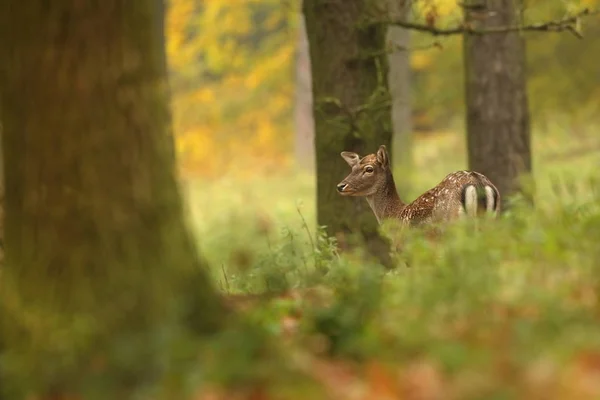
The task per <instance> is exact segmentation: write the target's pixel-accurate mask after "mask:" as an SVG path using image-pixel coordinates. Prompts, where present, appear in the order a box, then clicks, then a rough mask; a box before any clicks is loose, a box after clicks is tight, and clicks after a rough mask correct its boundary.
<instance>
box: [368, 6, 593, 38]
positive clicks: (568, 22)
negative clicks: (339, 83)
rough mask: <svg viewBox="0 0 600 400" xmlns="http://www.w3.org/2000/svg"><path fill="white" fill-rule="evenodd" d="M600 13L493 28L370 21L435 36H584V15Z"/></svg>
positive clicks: (398, 21)
mask: <svg viewBox="0 0 600 400" xmlns="http://www.w3.org/2000/svg"><path fill="white" fill-rule="evenodd" d="M598 14H600V10H590V9H588V8H586V9H584V10H582V11H580V12H578V13H577V14H573V15H570V16H566V17H564V18H561V19H556V20H552V21H546V22H541V23H533V24H526V25H515V26H499V27H493V28H484V29H475V28H473V27H472V26H470V25H469V24H466V23H464V22H463V23H462V24H460V25H458V26H455V27H451V28H436V27H435V26H433V25H426V24H420V23H413V22H408V21H405V20H402V19H394V18H387V19H382V20H376V21H370V23H369V25H377V24H387V25H395V26H400V27H402V28H405V29H410V30H414V31H419V32H425V33H429V34H431V35H434V36H450V35H460V34H464V33H467V34H472V35H486V34H494V33H507V32H563V31H568V32H571V33H572V34H574V35H575V36H577V37H578V38H582V37H583V36H582V34H581V32H580V29H579V23H580V20H581V18H582V17H588V16H592V15H598Z"/></svg>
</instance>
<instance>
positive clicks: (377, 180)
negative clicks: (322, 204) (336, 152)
mask: <svg viewBox="0 0 600 400" xmlns="http://www.w3.org/2000/svg"><path fill="white" fill-rule="evenodd" d="M341 156H342V158H343V159H344V160H346V162H347V163H348V165H350V168H352V171H351V172H350V174H349V175H348V176H347V177H346V178H344V180H343V181H341V182H340V183H339V184H338V185H337V190H338V192H339V193H340V194H341V195H342V196H360V197H369V196H373V195H374V194H376V193H377V192H379V191H381V189H383V188H384V187H385V185H386V184H387V183H388V181H389V179H390V178H391V170H390V163H389V159H390V158H389V156H388V152H387V149H386V148H385V146H384V145H381V146H379V150H377V153H376V154H369V155H367V156H365V157H363V158H362V159H361V158H360V156H359V155H358V154H356V153H352V152H349V151H342V153H341Z"/></svg>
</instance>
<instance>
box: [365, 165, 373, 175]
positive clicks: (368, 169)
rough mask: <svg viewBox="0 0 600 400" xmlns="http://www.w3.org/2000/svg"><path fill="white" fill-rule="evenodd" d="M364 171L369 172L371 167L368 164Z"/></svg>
mask: <svg viewBox="0 0 600 400" xmlns="http://www.w3.org/2000/svg"><path fill="white" fill-rule="evenodd" d="M365 172H368V173H371V172H373V167H371V166H370V165H368V166H366V167H365Z"/></svg>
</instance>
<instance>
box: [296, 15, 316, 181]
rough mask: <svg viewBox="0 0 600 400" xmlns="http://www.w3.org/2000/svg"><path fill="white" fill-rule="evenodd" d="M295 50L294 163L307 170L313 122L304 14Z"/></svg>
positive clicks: (311, 158)
mask: <svg viewBox="0 0 600 400" xmlns="http://www.w3.org/2000/svg"><path fill="white" fill-rule="evenodd" d="M298 18H299V19H300V22H299V28H298V49H297V52H296V104H295V109H294V111H295V115H294V116H295V122H296V124H295V125H296V127H295V128H296V132H295V139H296V140H295V146H294V148H295V152H296V163H297V164H298V166H299V167H300V168H301V169H303V170H307V171H314V167H315V145H314V139H315V122H314V119H313V113H312V104H313V102H312V90H311V75H310V54H309V50H308V39H307V37H306V24H305V23H304V15H302V14H300V16H299V17H298Z"/></svg>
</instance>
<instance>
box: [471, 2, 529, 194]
mask: <svg viewBox="0 0 600 400" xmlns="http://www.w3.org/2000/svg"><path fill="white" fill-rule="evenodd" d="M521 7H522V3H519V2H515V1H513V0H469V1H467V2H466V3H465V22H466V23H467V24H470V25H471V26H473V27H475V28H477V29H485V28H493V27H499V26H515V25H518V24H520V23H521V22H522V16H521V12H522V9H521ZM464 40H465V43H464V59H465V74H466V75H465V88H466V91H465V93H466V107H467V114H466V115H467V146H468V154H469V168H470V169H473V170H476V171H478V172H481V173H483V174H485V175H487V176H488V177H489V178H490V179H491V180H492V181H493V182H494V184H495V185H496V186H497V187H498V190H499V191H500V193H502V197H503V199H507V197H508V196H511V195H514V194H516V193H517V192H520V191H521V189H522V188H521V185H520V182H519V180H518V179H519V178H520V177H521V176H523V175H526V174H529V173H531V148H530V123H529V105H528V99H527V87H526V76H525V42H524V38H523V37H522V36H521V33H520V32H507V33H497V34H486V35H474V34H467V35H466V36H465V39H464ZM505 204H506V202H505Z"/></svg>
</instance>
